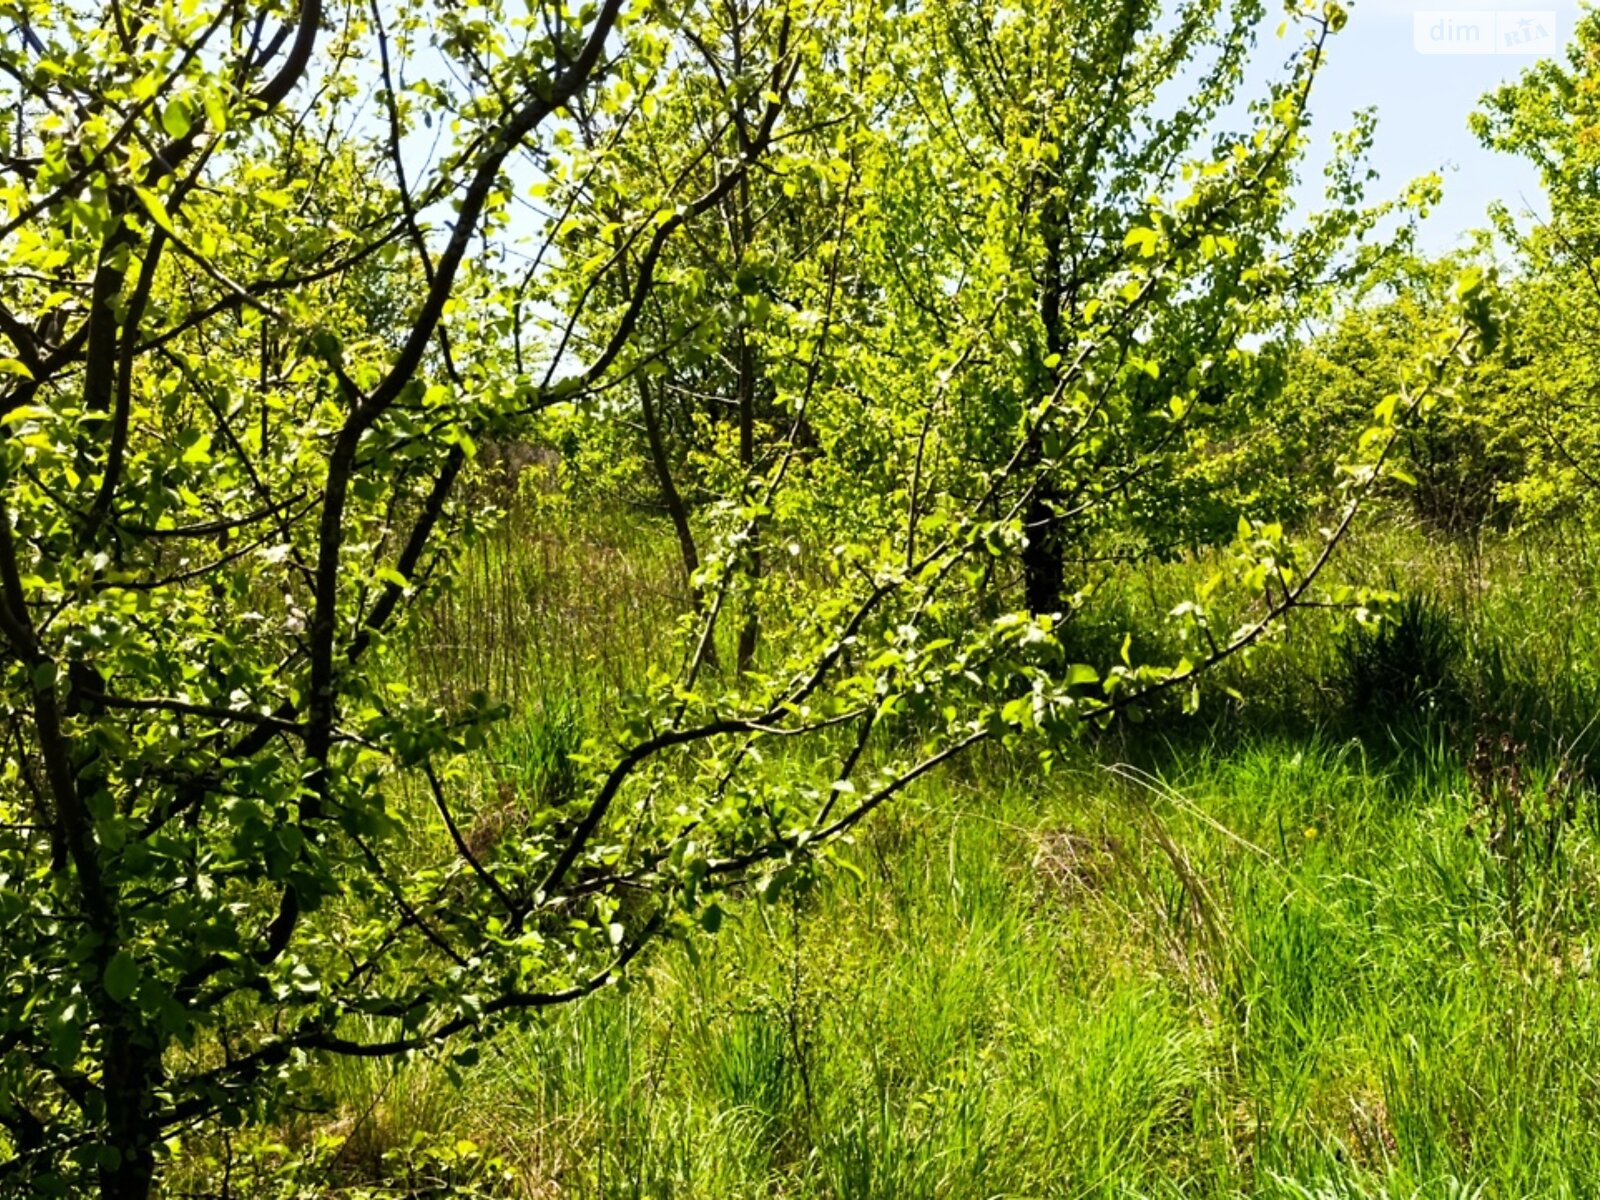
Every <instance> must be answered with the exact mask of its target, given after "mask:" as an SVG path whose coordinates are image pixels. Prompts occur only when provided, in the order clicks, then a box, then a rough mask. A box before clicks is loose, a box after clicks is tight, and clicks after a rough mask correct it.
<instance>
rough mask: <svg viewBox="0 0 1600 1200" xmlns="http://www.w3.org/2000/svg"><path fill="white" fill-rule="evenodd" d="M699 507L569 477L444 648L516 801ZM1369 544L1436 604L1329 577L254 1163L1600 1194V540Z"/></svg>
mask: <svg viewBox="0 0 1600 1200" xmlns="http://www.w3.org/2000/svg"><path fill="white" fill-rule="evenodd" d="M661 534H662V531H661V530H659V529H656V528H655V527H653V526H652V525H651V523H650V522H649V521H641V520H639V519H638V518H637V517H633V518H630V519H618V517H617V514H609V515H608V514H604V513H601V514H598V515H597V514H595V513H594V512H593V511H591V510H587V509H585V508H584V507H583V506H576V505H570V504H566V503H564V502H562V501H561V500H560V498H559V497H554V498H552V497H549V496H546V497H544V498H542V499H536V500H533V501H525V502H523V503H520V504H518V505H514V506H513V509H512V511H511V513H510V514H509V516H508V519H507V520H506V521H505V522H504V523H503V524H502V525H501V526H500V528H499V530H498V531H497V532H496V533H495V534H494V535H493V536H492V537H490V538H489V539H488V540H487V541H486V542H485V543H483V544H482V545H481V546H479V547H478V548H476V549H475V550H474V551H473V553H472V556H471V557H470V559H469V561H468V563H467V564H466V567H465V569H464V570H463V572H462V576H461V582H460V585H459V587H458V588H457V589H456V590H455V591H454V592H453V593H452V594H451V595H449V596H448V597H447V598H446V600H445V601H444V602H443V603H442V604H441V606H440V607H439V609H438V610H437V611H436V613H435V614H434V617H433V619H432V620H431V621H430V623H429V624H428V626H427V627H426V630H425V632H424V633H423V634H422V635H421V637H419V639H418V642H417V644H416V645H415V646H413V647H412V649H411V651H410V655H411V658H410V661H411V662H412V663H413V664H414V666H415V670H416V673H417V674H416V678H417V681H418V682H419V686H420V683H421V681H425V680H426V681H432V682H433V684H434V685H435V686H438V687H440V688H442V689H447V690H448V689H460V690H461V691H463V692H465V691H467V690H471V689H474V688H483V687H487V688H495V689H499V690H500V691H501V693H502V694H508V695H511V696H513V697H515V699H516V701H517V707H516V710H515V711H516V715H515V716H514V717H513V718H512V719H510V720H509V721H508V722H506V723H505V724H504V726H503V727H502V728H500V730H499V731H498V733H497V735H496V742H495V746H494V751H493V753H492V755H491V756H490V758H491V761H492V764H493V765H492V766H491V767H490V768H489V771H490V774H491V776H492V778H489V779H486V780H485V783H484V791H485V795H491V794H493V793H494V789H495V787H496V786H499V787H501V788H502V789H503V787H504V785H505V781H506V780H514V781H517V785H518V787H520V788H525V789H527V790H528V791H529V792H530V793H533V794H539V793H541V792H542V791H548V790H550V789H555V788H559V787H560V781H561V776H562V772H563V765H562V764H563V760H564V758H565V756H567V755H570V754H572V753H575V752H576V751H577V749H578V746H579V744H580V741H581V738H582V737H583V736H584V734H585V733H588V732H593V731H595V730H596V729H598V728H600V727H602V726H603V724H604V722H605V721H606V719H607V712H608V706H609V705H610V704H612V703H613V702H614V700H615V698H616V697H617V696H619V695H621V694H623V693H625V692H626V690H627V689H628V688H629V687H630V686H632V685H633V684H634V683H635V682H636V681H637V680H638V679H639V678H640V677H641V676H642V673H643V672H644V671H645V670H646V669H647V667H648V664H649V661H650V658H651V656H652V654H658V653H665V652H666V651H667V646H668V642H669V639H667V638H666V637H664V636H663V638H662V640H661V641H660V642H652V641H651V640H650V639H649V638H648V637H647V636H639V637H619V636H617V631H618V630H634V631H640V633H641V634H643V633H645V632H646V631H649V630H652V629H662V628H670V626H669V624H668V614H669V613H670V611H671V608H672V606H673V605H674V604H676V603H678V601H679V597H678V596H677V594H676V591H675V585H674V574H673V572H674V569H675V568H674V565H673V562H672V559H671V557H670V555H669V554H665V553H663V552H662V548H663V547H664V546H666V545H668V543H667V542H666V540H665V539H664V538H663V537H662V536H661ZM1204 569H1206V564H1205V563H1204V562H1203V561H1195V560H1188V561H1179V562H1174V563H1168V564H1165V565H1153V566H1142V567H1140V568H1138V569H1136V570H1135V569H1131V568H1130V569H1126V570H1121V569H1119V570H1116V571H1112V572H1110V573H1107V574H1106V575H1105V577H1104V578H1103V580H1102V582H1101V585H1100V587H1101V600H1102V604H1101V606H1100V607H1099V609H1098V611H1100V612H1102V613H1110V614H1112V615H1110V616H1107V617H1105V618H1104V619H1106V620H1108V621H1110V622H1111V623H1113V624H1121V625H1124V626H1126V627H1129V628H1142V627H1145V626H1153V625H1154V624H1155V623H1156V620H1157V618H1158V616H1159V613H1160V611H1161V609H1162V606H1163V604H1164V603H1165V602H1166V597H1168V596H1181V595H1184V594H1186V593H1187V591H1189V590H1192V576H1193V575H1194V573H1195V572H1198V571H1203V570H1204ZM1337 569H1338V570H1339V571H1340V572H1341V574H1342V575H1343V576H1344V577H1345V578H1348V579H1350V580H1352V581H1360V582H1369V583H1375V584H1378V585H1383V584H1391V585H1397V586H1399V587H1400V588H1401V590H1402V592H1403V596H1404V599H1403V600H1402V601H1401V603H1400V604H1399V605H1398V606H1397V607H1396V608H1395V610H1394V611H1393V612H1392V613H1391V615H1390V617H1389V619H1388V620H1387V621H1386V622H1385V623H1383V624H1380V625H1379V626H1378V627H1377V629H1376V631H1372V630H1363V629H1361V628H1359V627H1358V626H1356V625H1355V624H1354V623H1353V622H1352V621H1350V620H1349V618H1348V615H1347V614H1340V613H1332V612H1323V611H1307V612H1302V613H1300V614H1297V615H1296V617H1295V619H1294V621H1293V622H1291V624H1290V625H1289V627H1288V628H1287V629H1286V631H1285V632H1284V634H1283V636H1281V637H1280V638H1278V639H1277V640H1275V641H1274V642H1273V643H1272V644H1271V645H1269V646H1268V647H1266V648H1264V649H1263V650H1261V651H1260V652H1259V653H1258V654H1256V655H1255V656H1254V657H1253V659H1252V660H1251V661H1250V662H1249V663H1248V664H1245V665H1242V666H1238V667H1230V670H1229V674H1228V675H1227V676H1226V677H1219V678H1217V679H1215V680H1212V681H1209V682H1208V690H1207V692H1206V695H1205V697H1204V701H1203V703H1202V706H1201V709H1200V711H1199V712H1198V713H1197V714H1195V715H1193V716H1184V715H1182V714H1181V713H1178V712H1176V711H1174V712H1171V713H1158V714H1154V715H1152V717H1151V718H1149V719H1148V720H1147V721H1145V722H1144V723H1142V724H1138V725H1134V724H1129V723H1119V724H1116V725H1113V726H1112V727H1110V728H1109V729H1106V730H1104V731H1100V732H1097V733H1095V734H1093V735H1091V736H1088V737H1086V738H1085V739H1084V740H1083V742H1082V743H1081V744H1080V745H1078V746H1077V747H1075V748H1074V749H1073V750H1072V751H1071V752H1070V753H1069V754H1067V755H1066V756H1064V757H1062V758H1060V759H1059V760H1057V761H1056V762H1054V763H1053V764H1051V766H1050V769H1049V770H1047V771H1046V770H1043V769H1041V767H1040V765H1039V763H1038V762H1037V761H1036V760H1035V759H1033V758H1031V757H1030V756H1027V755H1024V754H1008V753H1006V752H1004V751H1002V750H994V751H986V752H984V753H983V755H982V756H981V757H977V758H973V759H969V760H967V761H965V762H963V763H962V764H960V765H959V766H958V767H956V768H954V769H952V770H950V771H948V772H945V773H943V774H939V775H935V776H933V777H931V778H930V779H929V780H928V781H926V782H924V783H922V784H919V785H918V786H917V787H916V788H915V789H913V790H912V791H911V792H910V793H909V794H907V795H906V796H905V797H903V798H901V799H900V800H898V801H897V802H896V803H895V804H893V805H891V806H889V807H887V808H886V809H885V810H883V811H881V812H880V813H878V814H876V815H875V816H874V818H873V819H872V820H871V821H870V822H869V823H867V824H866V825H865V826H864V828H863V829H862V830H861V831H860V833H859V836H857V837H855V838H854V839H852V841H851V842H850V844H849V845H847V846H845V847H843V848H842V849H841V852H840V853H839V855H838V856H837V861H836V862H834V863H833V864H831V865H830V866H829V867H828V868H827V869H826V870H824V871H823V872H822V873H821V874H820V875H819V876H818V878H817V879H816V880H815V882H814V883H813V884H812V885H811V886H810V887H809V888H806V889H800V890H793V891H790V892H787V893H785V894H784V896H783V897H782V898H781V899H780V900H778V901H777V902H776V903H766V902H764V901H762V900H760V899H758V898H755V897H749V898H747V899H746V900H745V901H744V902H742V903H740V904H738V905H737V906H735V907H733V908H731V909H730V911H729V913H728V916H727V919H726V920H725V921H724V923H723V924H722V926H721V928H720V929H719V930H718V931H717V933H716V936H715V937H712V938H702V939H698V940H691V941H689V942H674V943H671V944H668V945H665V946H663V947H661V948H659V949H658V950H657V951H656V952H654V953H652V954H651V955H649V956H647V957H646V958H645V959H644V960H643V961H642V962H641V963H640V964H639V965H637V966H636V967H635V968H634V969H633V970H632V971H631V973H630V974H629V976H628V978H627V980H626V983H625V985H623V986H619V987H615V988H611V989H607V990H605V991H602V992H601V993H599V994H597V995H594V996H592V997H590V998H589V999H587V1000H585V1001H583V1002H581V1003H579V1004H576V1005H573V1006H571V1007H570V1008H568V1009H565V1010H562V1011H559V1012H557V1013H554V1014H553V1015H551V1016H550V1017H549V1018H547V1019H542V1020H540V1021H538V1022H535V1023H534V1024H533V1025H532V1026H531V1027H529V1028H527V1029H525V1030H519V1031H515V1032H512V1033H507V1034H504V1035H502V1036H500V1037H498V1038H496V1039H494V1040H492V1041H491V1042H490V1043H489V1044H487V1045H486V1046H484V1047H483V1048H482V1051H481V1055H479V1056H477V1057H476V1060H475V1061H472V1062H470V1063H469V1065H458V1064H453V1063H451V1062H449V1061H448V1060H445V1061H440V1060H437V1059H416V1060H412V1061H403V1062H378V1063H370V1064H369V1063H363V1062H361V1061H359V1060H358V1061H355V1062H346V1063H343V1064H340V1065H339V1066H338V1067H336V1068H333V1069H332V1070H331V1072H330V1073H325V1074H324V1075H323V1076H322V1077H320V1078H319V1081H318V1088H317V1089H316V1090H318V1091H320V1093H321V1094H322V1095H323V1097H324V1100H323V1104H322V1106H320V1107H319V1108H318V1109H317V1110H316V1111H313V1112H308V1113H307V1114H306V1115H305V1116H304V1117H302V1118H300V1119H297V1120H296V1121H293V1122H291V1123H289V1124H288V1125H285V1126H282V1127H281V1128H278V1129H276V1130H274V1131H271V1132H270V1134H263V1135H258V1138H257V1141H256V1142H255V1143H253V1144H252V1146H253V1149H251V1148H249V1147H247V1148H245V1149H244V1150H241V1152H240V1158H239V1161H238V1164H237V1166H236V1168H235V1169H236V1170H237V1172H238V1175H237V1178H238V1180H239V1183H238V1185H237V1186H239V1187H241V1188H243V1189H244V1190H243V1191H241V1193H240V1194H252V1195H253V1194H263V1195H269V1194H270V1195H280V1196H291V1195H293V1196H300V1195H303V1196H312V1195H318V1196H321V1195H349V1196H356V1195H361V1196H367V1195H383V1196H391V1195H394V1196H398V1195H434V1194H450V1195H483V1196H515V1197H528V1198H533V1197H554V1196H564V1197H565V1196H572V1197H622V1196H626V1197H636V1196H637V1197H668V1196H673V1197H772V1198H784V1200H788V1198H796V1200H798V1198H801V1197H805V1198H811V1197H817V1198H821V1197H837V1198H841V1200H845V1198H848V1200H857V1198H874V1197H881V1198H884V1200H890V1198H894V1197H1022V1196H1041V1197H1043V1196H1050V1197H1056V1196H1061V1197H1068V1196H1072V1197H1090V1196H1094V1197H1113V1196H1114V1197H1132V1196H1171V1197H1178V1196H1183V1197H1233V1196H1275V1197H1276V1196H1281V1197H1330V1198H1331V1197H1468V1196H1484V1197H1489V1196H1497V1197H1522V1196H1574V1197H1576V1196H1585V1195H1592V1194H1594V1191H1595V1189H1596V1188H1597V1187H1600V994H1597V993H1596V990H1595V987H1594V984H1593V980H1592V978H1591V976H1592V972H1593V970H1594V966H1595V961H1594V960H1595V955H1596V952H1597V948H1600V941H1597V939H1600V889H1597V884H1600V793H1597V791H1596V788H1595V785H1594V781H1593V778H1592V776H1591V772H1590V769H1589V766H1588V763H1589V758H1590V757H1591V755H1592V752H1593V750H1594V741H1595V739H1594V735H1593V727H1594V725H1595V721H1594V715H1595V714H1596V713H1597V712H1600V676H1597V675H1596V674H1595V673H1594V671H1593V670H1592V668H1591V667H1589V666H1588V664H1592V663H1594V662H1596V661H1600V658H1597V656H1596V654H1595V650H1596V640H1597V639H1600V619H1597V618H1596V617H1595V616H1594V615H1593V614H1594V594H1595V589H1596V587H1597V586H1600V555H1597V554H1596V553H1595V552H1594V549H1593V548H1592V547H1591V546H1590V545H1589V544H1588V543H1587V542H1586V541H1585V540H1584V539H1582V538H1576V537H1569V536H1568V535H1566V534H1564V533H1561V532H1559V531H1557V532H1551V531H1548V530H1547V531H1545V532H1544V533H1542V534H1539V535H1534V534H1526V535H1517V536H1512V535H1484V536H1483V537H1482V538H1481V539H1480V540H1477V541H1474V542H1472V543H1464V542H1460V541H1452V540H1450V539H1446V538H1440V537H1437V536H1430V535H1427V534H1424V533H1422V532H1419V531H1417V530H1415V529H1408V528H1405V527H1404V525H1403V523H1401V522H1397V521H1391V520H1381V521H1380V520H1374V521H1373V522H1371V523H1370V524H1369V525H1367V526H1366V527H1365V528H1364V529H1363V531H1362V532H1360V533H1359V534H1358V535H1357V537H1356V538H1355V539H1354V540H1353V541H1352V542H1351V544H1350V545H1348V546H1347V547H1346V548H1345V550H1344V552H1343V553H1342V555H1341V557H1340V559H1339V563H1338V567H1337ZM1235 684H1240V685H1244V687H1248V695H1249V700H1248V702H1242V701H1241V700H1240V699H1237V698H1235V696H1234V695H1233V694H1230V693H1235V692H1238V693H1239V694H1243V689H1242V688H1236V687H1235V686H1234V685H1235ZM783 769H784V767H783V763H782V761H781V758H780V759H779V760H777V761H775V762H773V763H772V764H770V765H769V768H768V770H769V780H770V782H769V786H776V787H781V786H782V784H783ZM439 833H440V836H441V837H442V836H443V833H442V831H439ZM262 1139H264V1140H262ZM232 1152H233V1150H232V1148H230V1154H231V1153H232ZM197 1153H198V1152H197ZM215 1153H217V1149H216V1147H214V1146H213V1147H211V1148H210V1149H209V1150H208V1151H207V1152H206V1153H204V1154H199V1156H198V1157H197V1158H196V1159H195V1162H196V1164H197V1165H203V1166H204V1170H205V1171H206V1172H214V1170H215V1162H214V1160H212V1159H210V1158H208V1157H207V1154H215ZM212 1177H213V1178H214V1177H215V1176H214V1174H212ZM330 1181H333V1182H330ZM252 1188H254V1189H256V1190H254V1191H252V1190H251V1189H252Z"/></svg>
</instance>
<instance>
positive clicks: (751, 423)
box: [734, 330, 761, 675]
mask: <svg viewBox="0 0 1600 1200" xmlns="http://www.w3.org/2000/svg"><path fill="white" fill-rule="evenodd" d="M755 461H756V352H755V347H753V346H752V345H750V339H749V338H748V337H746V336H745V334H744V331H743V330H741V331H740V332H739V465H740V466H741V467H743V468H744V472H745V479H746V480H747V481H748V480H749V479H750V472H751V470H752V469H753V468H754V466H755ZM747 575H748V577H749V580H750V586H751V588H752V590H753V589H754V588H755V585H756V583H757V581H758V580H760V578H761V542H760V531H759V530H758V529H754V528H753V529H752V530H751V533H750V557H749V560H748V566H747ZM760 636H761V626H760V617H759V616H757V614H756V606H755V600H754V597H753V596H752V598H751V600H750V604H749V608H748V609H747V610H746V612H745V618H744V624H743V625H742V626H740V628H739V647H738V650H737V652H736V657H735V659H734V664H735V667H736V668H737V670H738V672H739V674H741V675H743V674H745V673H746V672H747V671H749V670H750V668H751V666H752V665H753V664H754V662H755V657H756V643H757V641H758V640H759V639H760Z"/></svg>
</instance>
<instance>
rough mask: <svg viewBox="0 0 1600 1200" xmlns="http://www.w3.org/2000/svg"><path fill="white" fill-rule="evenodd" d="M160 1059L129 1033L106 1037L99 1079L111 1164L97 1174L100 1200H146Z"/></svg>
mask: <svg viewBox="0 0 1600 1200" xmlns="http://www.w3.org/2000/svg"><path fill="white" fill-rule="evenodd" d="M160 1070H161V1056H160V1054H159V1052H157V1051H156V1050H155V1049H154V1048H153V1047H151V1046H149V1045H147V1044H146V1043H145V1042H144V1040H143V1038H142V1037H141V1036H140V1034H139V1033H138V1032H136V1031H135V1030H133V1029H131V1028H128V1027H127V1026H126V1025H118V1026H116V1027H114V1028H112V1029H111V1030H110V1031H109V1035H108V1044H107V1046H106V1057H105V1069H104V1075H103V1082H104V1090H105V1101H106V1148H107V1149H108V1150H115V1151H116V1152H117V1158H116V1161H115V1162H109V1161H108V1162H106V1163H104V1164H102V1166H101V1168H100V1198H101V1200H148V1198H149V1196H150V1190H151V1187H152V1185H153V1183H154V1180H155V1171H156V1156H155V1149H156V1134H157V1132H158V1131H157V1130H156V1128H155V1125H154V1122H153V1121H152V1120H151V1112H152V1110H153V1109H154V1107H155V1086H156V1082H157V1078H158V1076H159V1074H160Z"/></svg>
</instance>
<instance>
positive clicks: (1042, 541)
mask: <svg viewBox="0 0 1600 1200" xmlns="http://www.w3.org/2000/svg"><path fill="white" fill-rule="evenodd" d="M1059 207H1060V205H1059V201H1056V200H1051V201H1050V202H1049V203H1048V204H1047V205H1046V207H1045V215H1044V239H1045V261H1044V278H1043V280H1041V282H1040V287H1039V321H1040V323H1041V324H1042V325H1043V326H1044V342H1045V354H1046V356H1059V355H1060V354H1061V348H1062V337H1061V305H1062V299H1063V289H1064V280H1063V267H1064V264H1063V262H1062V258H1061V241H1062V223H1061V220H1060V213H1059ZM1034 375H1035V377H1036V380H1037V382H1036V384H1035V386H1036V387H1038V388H1039V389H1041V394H1044V395H1048V394H1049V393H1050V392H1052V391H1054V390H1055V368H1054V367H1047V366H1046V365H1045V364H1044V363H1043V362H1041V363H1039V364H1038V367H1037V369H1036V370H1035V371H1034ZM1036 454H1037V455H1038V460H1042V458H1043V452H1042V451H1036ZM1038 460H1036V461H1038ZM1039 465H1040V469H1041V475H1040V477H1039V480H1038V482H1037V484H1036V486H1035V489H1034V494H1033V498H1032V499H1031V500H1029V502H1028V508H1027V512H1026V513H1025V514H1024V516H1023V522H1024V526H1025V528H1026V531H1027V535H1028V541H1027V544H1026V545H1025V546H1024V547H1023V550H1022V577H1023V593H1024V596H1025V599H1026V602H1027V605H1028V611H1029V612H1030V613H1032V614H1033V615H1034V616H1040V615H1043V614H1045V613H1058V612H1060V611H1061V608H1062V604H1061V589H1062V586H1063V584H1064V582H1065V577H1066V556H1065V552H1064V549H1063V547H1062V544H1061V531H1060V528H1059V526H1058V523H1057V516H1056V505H1057V503H1058V502H1059V500H1060V498H1061V487H1060V483H1059V481H1058V480H1057V479H1056V477H1055V468H1054V467H1053V466H1050V465H1048V464H1044V463H1042V462H1040V463H1039Z"/></svg>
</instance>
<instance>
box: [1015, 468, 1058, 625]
mask: <svg viewBox="0 0 1600 1200" xmlns="http://www.w3.org/2000/svg"><path fill="white" fill-rule="evenodd" d="M1056 499H1057V489H1056V487H1055V484H1054V482H1053V481H1043V482H1041V483H1040V485H1039V489H1038V491H1037V492H1036V493H1035V495H1034V497H1033V499H1032V500H1031V501H1030V502H1029V503H1028V510H1027V513H1026V514H1025V515H1024V517H1023V522H1024V526H1025V528H1026V530H1027V535H1028V543H1027V545H1026V546H1024V547H1023V549H1022V577H1023V588H1024V592H1025V595H1026V601H1027V605H1028V611H1029V612H1030V613H1032V614H1033V615H1034V616H1039V615H1041V614H1043V613H1058V612H1060V611H1061V608H1062V603H1061V589H1062V584H1063V582H1064V580H1065V578H1066V571H1067V564H1066V555H1065V553H1064V550H1063V547H1062V545H1061V537H1060V534H1059V532H1058V531H1057V529H1056V513H1055V507H1054V502H1055V500H1056Z"/></svg>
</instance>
